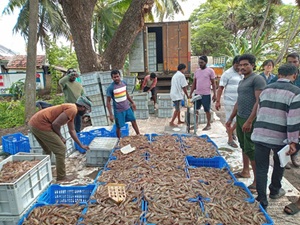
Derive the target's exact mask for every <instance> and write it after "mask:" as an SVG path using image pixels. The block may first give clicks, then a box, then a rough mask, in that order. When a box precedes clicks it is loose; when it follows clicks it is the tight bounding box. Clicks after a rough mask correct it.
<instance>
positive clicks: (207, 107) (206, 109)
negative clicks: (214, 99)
mask: <svg viewBox="0 0 300 225" xmlns="http://www.w3.org/2000/svg"><path fill="white" fill-rule="evenodd" d="M210 104H211V98H210V95H202V98H201V99H199V100H197V101H196V109H197V110H199V109H200V108H201V105H203V108H204V112H210Z"/></svg>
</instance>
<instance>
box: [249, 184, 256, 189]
mask: <svg viewBox="0 0 300 225" xmlns="http://www.w3.org/2000/svg"><path fill="white" fill-rule="evenodd" d="M248 189H249V190H256V185H254V184H250V185H249V186H248Z"/></svg>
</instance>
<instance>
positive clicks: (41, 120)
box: [28, 96, 92, 181]
mask: <svg viewBox="0 0 300 225" xmlns="http://www.w3.org/2000/svg"><path fill="white" fill-rule="evenodd" d="M91 106H92V103H91V102H90V101H89V100H88V99H87V98H86V97H84V96H80V97H79V98H78V99H77V101H76V103H75V104H71V103H64V104H61V105H56V106H52V107H49V108H46V109H43V110H40V111H38V112H37V113H35V114H34V115H33V116H32V117H31V119H30V120H29V122H28V125H29V129H30V131H31V132H32V134H33V135H34V137H35V138H36V140H37V141H38V143H39V144H40V145H41V147H42V148H43V150H44V152H45V153H46V154H47V155H51V152H53V153H54V155H55V159H56V172H57V178H56V180H57V181H70V180H72V178H70V177H66V166H65V155H66V146H65V143H66V140H65V138H64V137H63V136H62V134H61V133H60V128H61V126H63V125H65V124H67V125H68V128H69V133H70V135H71V137H72V139H73V140H74V141H75V142H76V143H77V144H78V145H79V146H80V147H81V148H83V149H85V150H88V149H89V147H88V146H86V145H83V144H82V143H81V142H80V141H79V139H78V138H77V134H76V131H75V129H74V118H75V117H76V115H81V116H82V115H84V114H85V113H87V112H89V111H90V110H91Z"/></svg>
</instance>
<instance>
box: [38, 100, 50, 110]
mask: <svg viewBox="0 0 300 225" xmlns="http://www.w3.org/2000/svg"><path fill="white" fill-rule="evenodd" d="M35 106H36V107H38V108H39V110H42V109H45V108H48V107H51V106H52V104H50V103H48V102H44V101H36V102H35Z"/></svg>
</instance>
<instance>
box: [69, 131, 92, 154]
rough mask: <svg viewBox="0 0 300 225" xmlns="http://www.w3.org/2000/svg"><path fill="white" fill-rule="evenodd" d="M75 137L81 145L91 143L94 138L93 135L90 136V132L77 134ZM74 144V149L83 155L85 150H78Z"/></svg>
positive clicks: (77, 146)
mask: <svg viewBox="0 0 300 225" xmlns="http://www.w3.org/2000/svg"><path fill="white" fill-rule="evenodd" d="M77 137H78V139H79V141H80V142H81V143H82V144H83V145H89V144H90V143H91V142H92V140H93V139H94V138H95V136H94V135H93V134H91V133H90V132H80V133H77ZM74 144H75V149H77V150H78V151H79V152H80V153H83V154H84V153H86V150H84V149H83V148H80V147H79V145H78V144H77V143H76V142H74Z"/></svg>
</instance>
